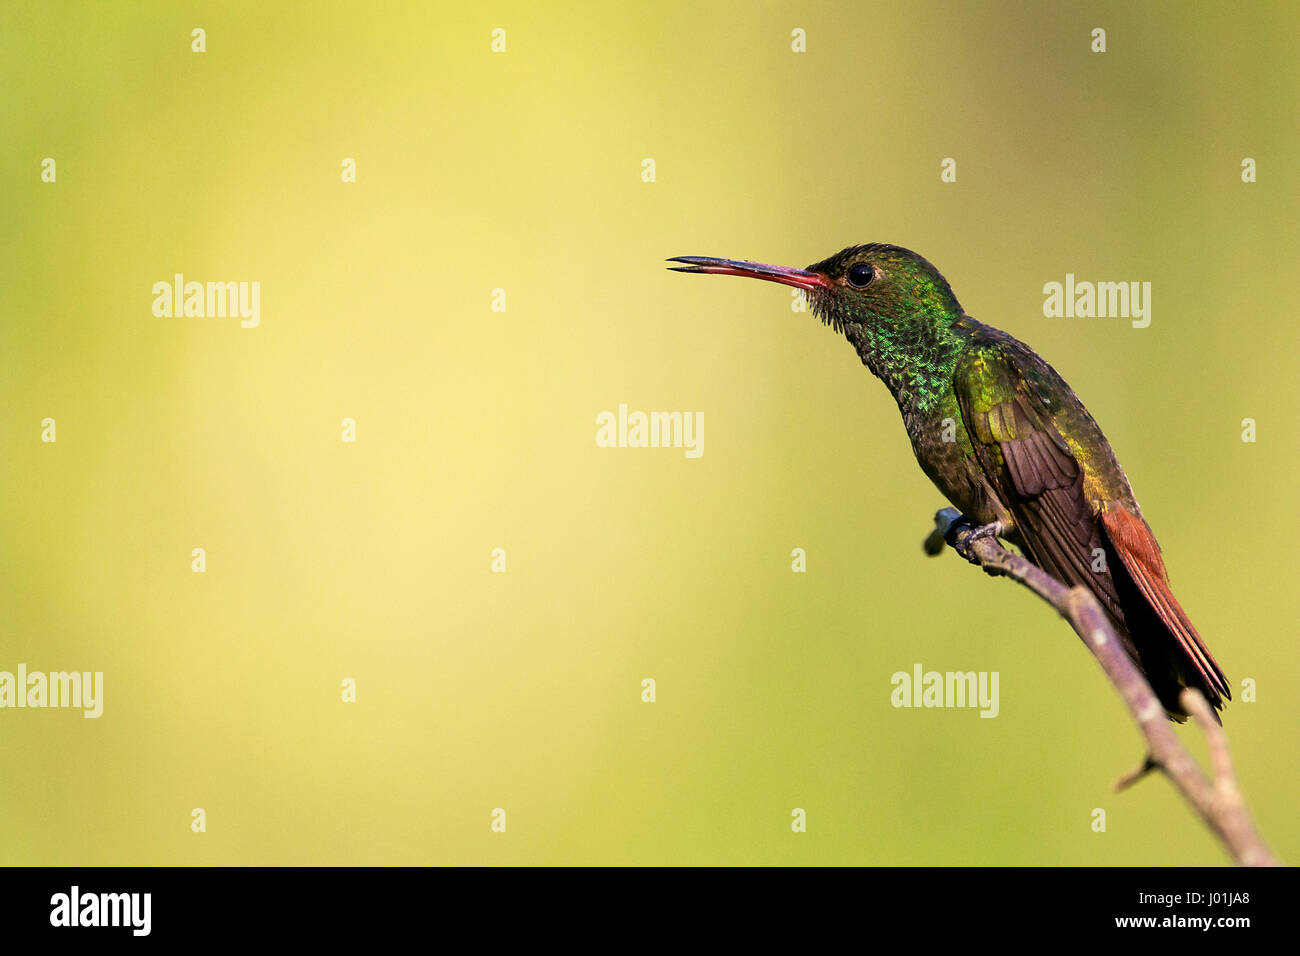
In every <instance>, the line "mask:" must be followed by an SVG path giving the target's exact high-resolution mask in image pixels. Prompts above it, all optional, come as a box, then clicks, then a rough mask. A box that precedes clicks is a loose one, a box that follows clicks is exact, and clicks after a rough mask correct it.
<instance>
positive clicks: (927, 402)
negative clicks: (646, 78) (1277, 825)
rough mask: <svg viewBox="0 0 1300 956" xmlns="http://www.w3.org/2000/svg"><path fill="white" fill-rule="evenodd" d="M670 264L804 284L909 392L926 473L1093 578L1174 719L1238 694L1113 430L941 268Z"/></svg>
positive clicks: (1033, 546)
mask: <svg viewBox="0 0 1300 956" xmlns="http://www.w3.org/2000/svg"><path fill="white" fill-rule="evenodd" d="M668 261H669V262H680V263H683V265H682V266H679V267H673V268H674V271H677V272H695V273H709V274H714V275H734V276H747V277H749V278H752V279H764V280H767V281H769V282H779V283H781V284H783V285H788V286H793V287H795V288H797V289H802V290H803V292H804V294H805V296H806V297H807V300H808V304H809V306H810V307H811V309H812V312H813V313H814V314H815V315H816V316H817V317H818V318H820V319H821V320H822V322H823V323H824V324H826V325H829V326H831V328H833V329H834V330H835V331H836V332H839V333H843V335H844V337H845V338H847V339H848V340H849V343H850V344H851V345H852V346H853V347H854V349H856V350H857V353H858V357H859V358H861V359H862V364H863V365H865V366H866V367H867V368H868V369H870V370H871V372H872V374H873V375H875V376H876V377H877V378H879V379H880V380H881V381H883V382H884V383H885V386H886V387H887V388H888V389H889V391H890V393H891V394H893V396H894V400H895V401H896V402H897V403H898V409H899V411H900V412H902V414H903V424H904V426H905V427H906V428H907V434H908V437H909V438H910V439H911V441H912V450H913V452H914V453H915V454H916V460H917V461H918V462H919V463H920V465H921V470H922V471H924V472H925V474H926V475H927V476H928V477H929V478H930V480H931V481H932V482H934V484H935V486H936V487H937V488H938V489H939V491H941V492H942V493H943V495H944V496H945V497H946V498H947V499H948V500H949V501H950V502H952V504H953V505H954V506H955V507H957V508H958V509H959V510H960V511H961V512H962V514H963V516H964V517H965V519H966V520H967V521H968V522H970V523H972V524H975V525H978V526H979V527H978V531H977V532H976V533H977V534H981V535H996V536H998V537H1001V538H1004V539H1005V540H1007V541H1010V542H1011V543H1012V544H1014V545H1016V546H1017V547H1018V548H1019V549H1020V550H1021V551H1022V552H1023V553H1024V554H1025V556H1026V557H1027V558H1028V559H1029V560H1031V561H1033V562H1034V563H1035V564H1036V565H1038V566H1039V567H1040V568H1042V569H1043V570H1044V571H1046V572H1047V573H1048V574H1051V575H1052V576H1053V577H1055V578H1056V579H1057V580H1059V581H1061V582H1063V583H1065V584H1067V585H1070V586H1078V585H1082V586H1084V587H1086V588H1088V589H1089V590H1090V591H1092V593H1093V594H1094V595H1096V597H1097V599H1098V601H1099V602H1100V603H1101V606H1102V608H1103V609H1104V610H1105V611H1106V613H1107V615H1108V616H1109V618H1110V620H1111V623H1112V624H1113V625H1114V627H1115V631H1116V633H1117V634H1118V635H1119V636H1120V639H1121V640H1122V641H1123V643H1124V646H1125V649H1126V650H1127V651H1128V654H1129V656H1130V657H1131V658H1132V659H1133V661H1134V662H1135V663H1136V664H1137V665H1138V667H1140V668H1141V669H1142V671H1143V673H1144V675H1145V676H1146V678H1147V681H1148V682H1149V683H1150V684H1151V687H1152V689H1153V690H1154V691H1155V692H1156V696H1157V697H1159V699H1160V702H1161V703H1162V704H1163V705H1164V708H1165V710H1166V712H1167V713H1168V714H1169V717H1170V718H1171V719H1173V720H1177V721H1180V722H1181V721H1183V720H1185V719H1186V718H1187V714H1186V712H1185V711H1184V710H1183V708H1182V706H1181V705H1180V704H1179V702H1178V694H1179V692H1180V691H1181V689H1182V688H1183V687H1194V688H1197V689H1198V690H1200V692H1201V693H1202V694H1204V695H1205V698H1206V699H1207V700H1208V701H1209V702H1210V703H1211V704H1212V705H1213V706H1214V708H1216V710H1217V709H1222V707H1223V704H1224V700H1225V698H1226V699H1231V697H1232V693H1231V691H1230V690H1229V687H1228V680H1227V678H1226V677H1225V676H1224V674H1223V671H1222V670H1220V669H1219V665H1218V664H1217V663H1215V660H1214V658H1213V657H1212V656H1211V654H1210V651H1209V649H1208V648H1207V647H1206V646H1205V643H1204V642H1203V641H1202V640H1201V638H1200V635H1198V634H1197V633H1196V629H1195V628H1194V627H1193V626H1192V622H1191V621H1190V620H1188V618H1187V614H1186V613H1185V612H1184V611H1183V609H1182V607H1181V606H1180V605H1179V603H1178V601H1177V599H1176V598H1175V597H1174V595H1173V591H1172V590H1171V589H1170V585H1169V575H1168V573H1167V572H1166V570H1165V565H1164V560H1163V559H1162V557H1161V554H1160V545H1159V544H1157V542H1156V539H1155V535H1153V534H1152V533H1151V529H1150V527H1149V526H1148V525H1147V523H1146V520H1145V519H1144V518H1143V517H1142V512H1141V510H1140V509H1139V508H1138V503H1137V500H1136V499H1135V498H1134V496H1133V489H1132V488H1130V487H1129V482H1128V477H1127V476H1126V475H1125V474H1124V469H1122V468H1121V467H1120V464H1119V462H1118V461H1117V460H1116V458H1115V453H1114V452H1113V451H1111V447H1110V444H1109V443H1108V442H1107V441H1106V436H1105V435H1103V434H1102V432H1101V429H1100V428H1099V427H1098V426H1097V423H1096V422H1095V421H1093V418H1092V416H1091V415H1090V414H1089V413H1088V410H1087V409H1086V408H1084V407H1083V403H1082V402H1080V401H1079V398H1078V396H1076V395H1075V394H1074V392H1073V390H1071V388H1070V386H1069V385H1067V384H1066V383H1065V381H1064V380H1063V379H1062V378H1061V376H1060V375H1058V374H1057V372H1056V370H1055V369H1053V368H1052V367H1051V366H1050V365H1048V364H1047V363H1046V362H1044V361H1043V360H1042V359H1041V358H1039V356H1038V355H1037V354H1036V353H1035V352H1034V351H1033V349H1031V348H1029V346H1027V345H1025V344H1024V343H1023V342H1021V341H1019V340H1018V339H1016V338H1013V337H1012V336H1010V335H1008V334H1007V333H1005V332H1002V331H999V330H998V329H995V328H993V327H992V326H988V325H985V324H984V323H982V322H977V321H976V320H975V319H973V318H972V317H971V316H969V315H967V314H966V312H965V310H964V309H963V308H962V307H961V304H960V303H959V302H958V301H957V297H956V296H955V295H954V294H953V291H952V287H951V286H950V285H949V284H948V282H947V280H946V279H944V277H943V275H941V274H940V272H939V270H938V269H936V268H935V267H934V266H933V265H931V264H930V263H929V262H927V261H926V260H925V259H924V258H922V257H921V256H919V255H917V254H916V253H915V252H911V251H910V250H908V249H903V248H900V247H899V246H892V245H886V244H880V243H871V244H868V245H861V246H850V247H849V248H847V249H845V250H843V251H842V252H838V253H836V254H835V255H833V256H831V257H829V258H827V259H823V260H822V261H821V262H817V263H814V264H813V265H810V266H809V267H808V268H807V269H792V268H787V267H784V266H769V265H762V264H760V263H757V262H744V261H738V260H734V259H713V258H706V257H701V256H680V257H677V258H673V259H669V260H668ZM1216 716H1217V715H1216Z"/></svg>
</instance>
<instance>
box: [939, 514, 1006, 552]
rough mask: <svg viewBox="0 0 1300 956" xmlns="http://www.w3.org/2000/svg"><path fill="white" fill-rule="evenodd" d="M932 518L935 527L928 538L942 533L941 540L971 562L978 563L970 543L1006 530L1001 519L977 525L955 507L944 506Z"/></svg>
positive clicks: (997, 535)
mask: <svg viewBox="0 0 1300 956" xmlns="http://www.w3.org/2000/svg"><path fill="white" fill-rule="evenodd" d="M934 520H935V529H934V531H933V532H932V533H931V536H930V538H931V539H933V538H935V537H937V536H939V535H942V537H943V540H944V541H946V542H947V543H948V544H949V545H951V546H952V549H953V550H954V551H956V552H957V553H958V554H960V555H961V556H962V557H963V558H965V559H966V560H967V561H969V562H970V563H971V564H979V563H980V560H979V558H977V557H976V556H975V554H974V552H973V551H971V545H973V544H974V543H975V542H976V541H979V540H980V539H981V538H998V537H1000V536H1001V535H1002V534H1003V532H1005V531H1006V530H1007V529H1006V526H1005V525H1004V524H1003V523H1002V522H1001V521H991V522H989V523H988V524H981V525H977V524H975V523H974V522H973V521H971V520H970V519H969V518H967V517H966V516H965V515H963V514H959V513H958V512H957V510H956V509H955V508H944V509H943V510H942V511H940V512H939V513H938V514H936V515H935V516H934ZM945 524H946V525H947V526H946V527H944V526H945ZM929 544H930V541H929V540H927V542H926V550H927V551H929V550H930V548H929ZM931 553H934V552H931Z"/></svg>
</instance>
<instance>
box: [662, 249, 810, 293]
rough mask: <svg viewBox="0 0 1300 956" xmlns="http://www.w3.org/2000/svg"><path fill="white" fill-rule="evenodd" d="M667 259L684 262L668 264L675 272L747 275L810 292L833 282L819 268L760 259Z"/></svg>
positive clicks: (701, 257) (682, 257)
mask: <svg viewBox="0 0 1300 956" xmlns="http://www.w3.org/2000/svg"><path fill="white" fill-rule="evenodd" d="M667 261H668V262H684V263H686V265H685V266H669V267H668V268H669V269H671V270H672V271H673V272H700V273H704V274H706V275H719V276H748V277H749V278H750V279H764V280H766V281H768V282H779V283H781V284H782V285H792V286H794V287H795V288H796V289H803V290H804V291H806V292H811V291H812V290H813V289H828V288H830V283H829V282H828V281H827V279H826V277H825V276H824V275H822V274H821V273H820V272H809V271H808V270H807V269H791V268H788V267H787V266H765V265H763V264H762V263H760V262H743V261H740V260H738V259H711V258H709V257H707V256H677V257H676V258H673V259H669V260H667Z"/></svg>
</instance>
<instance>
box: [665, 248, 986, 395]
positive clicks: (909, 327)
mask: <svg viewBox="0 0 1300 956" xmlns="http://www.w3.org/2000/svg"><path fill="white" fill-rule="evenodd" d="M668 261H669V262H681V263H684V265H683V266H677V267H671V266H670V268H672V269H673V270H674V271H676V272H700V273H706V274H712V275H731V276H746V277H748V278H751V279H763V280H766V281H768V282H779V283H781V284H782V285H788V286H793V287H794V288H796V289H802V290H803V292H804V295H805V297H806V298H807V300H808V304H809V305H810V307H811V308H812V311H813V314H814V315H816V316H817V317H818V318H820V319H821V320H822V322H824V323H825V324H826V325H829V326H831V327H832V328H833V329H835V331H836V332H842V333H843V334H844V337H845V338H846V339H848V341H849V344H851V345H852V346H853V348H854V349H855V350H856V351H857V353H858V357H859V358H861V359H862V363H863V364H864V365H866V366H867V367H868V368H869V369H871V371H872V372H873V373H874V374H875V375H876V376H878V377H879V378H880V379H881V380H883V381H884V382H885V384H886V385H887V386H888V387H889V389H890V391H891V392H893V393H894V397H895V398H896V399H897V400H898V402H899V405H900V407H902V406H904V405H908V404H918V405H920V406H922V407H928V405H929V404H931V403H932V402H933V401H935V400H937V398H938V397H939V396H940V395H941V394H942V391H943V388H944V382H945V381H946V380H947V379H948V378H950V377H951V373H952V368H953V366H954V364H955V362H956V357H957V354H958V353H959V352H960V350H961V347H962V340H963V334H964V333H963V332H962V330H961V328H960V324H961V322H962V319H963V312H962V307H961V304H960V303H959V302H958V301H957V297H956V296H954V295H953V292H952V288H951V286H949V285H948V280H946V279H945V278H944V277H943V276H942V275H941V274H940V272H939V270H938V269H936V268H935V267H934V266H932V265H931V264H930V263H929V262H927V261H926V260H925V259H924V258H922V257H921V256H919V255H917V254H916V253H915V252H912V251H910V250H908V249H903V248H901V247H899V246H891V245H885V244H882V243H870V244H868V245H863V246H850V247H849V248H847V249H844V250H842V251H840V252H837V253H835V255H833V256H830V257H829V258H826V259H823V260H822V261H821V262H814V263H813V264H812V265H810V266H809V267H808V268H807V269H791V268H788V267H786V266H767V265H761V264H760V263H757V262H744V261H739V260H735V259H710V258H705V257H702V256H681V257H678V258H676V259H669V260H668Z"/></svg>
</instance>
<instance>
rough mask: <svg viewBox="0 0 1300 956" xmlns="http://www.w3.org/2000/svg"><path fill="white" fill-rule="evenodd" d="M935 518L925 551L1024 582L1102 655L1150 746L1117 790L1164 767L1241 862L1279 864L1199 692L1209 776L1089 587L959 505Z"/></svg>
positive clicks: (1189, 696) (1191, 704)
mask: <svg viewBox="0 0 1300 956" xmlns="http://www.w3.org/2000/svg"><path fill="white" fill-rule="evenodd" d="M934 521H935V528H934V531H932V532H931V533H930V536H929V537H928V538H927V539H926V542H925V549H926V551H927V552H928V553H930V554H938V553H939V552H940V551H942V550H943V546H944V544H945V542H946V543H947V544H948V545H950V546H951V547H952V549H953V550H954V551H956V552H957V553H958V554H960V555H961V556H962V557H964V558H965V559H966V560H967V561H970V562H971V563H972V564H976V565H979V566H980V567H981V568H983V569H984V571H985V572H987V573H988V574H991V575H994V576H1005V577H1009V578H1011V579H1012V580H1014V581H1018V582H1019V583H1020V584H1023V585H1024V586H1025V587H1027V588H1029V590H1031V591H1033V592H1034V593H1035V594H1037V595H1038V596H1039V597H1040V598H1042V599H1043V600H1044V601H1046V602H1047V603H1048V604H1050V605H1051V606H1052V607H1053V608H1055V609H1056V611H1057V613H1058V614H1060V615H1061V616H1062V617H1063V618H1065V619H1066V620H1068V621H1069V622H1070V626H1071V627H1073V628H1074V630H1075V633H1077V634H1078V635H1079V637H1080V638H1081V639H1082V640H1083V643H1084V645H1085V646H1086V647H1087V648H1088V650H1090V651H1092V653H1093V656H1095V657H1096V658H1097V661H1098V663H1100V664H1101V668H1102V670H1103V671H1105V673H1106V676H1107V677H1108V678H1110V682H1111V683H1112V684H1114V685H1115V689H1116V690H1118V691H1119V694H1120V697H1122V698H1123V699H1124V704H1125V706H1126V707H1128V710H1129V713H1130V714H1132V715H1133V719H1134V720H1136V721H1137V725H1138V729H1139V730H1140V731H1141V732H1142V736H1143V737H1144V738H1145V739H1146V745H1147V754H1148V756H1147V758H1146V760H1145V761H1143V763H1142V765H1141V766H1140V767H1138V768H1137V769H1136V770H1134V771H1132V772H1130V773H1128V774H1126V775H1125V776H1124V777H1122V778H1120V780H1119V781H1117V782H1116V784H1115V789H1116V790H1122V789H1124V788H1125V787H1127V786H1130V785H1132V784H1133V783H1135V782H1136V781H1137V780H1139V779H1141V778H1142V777H1143V776H1145V775H1146V774H1147V773H1148V772H1149V771H1151V770H1160V771H1161V772H1163V773H1164V774H1165V776H1167V777H1168V778H1169V779H1170V781H1171V782H1172V783H1173V785H1174V787H1175V788H1177V790H1178V792H1179V793H1181V794H1182V796H1183V799H1184V800H1186V801H1187V802H1188V803H1189V804H1190V805H1191V807H1192V809H1193V810H1195V811H1196V813H1197V814H1198V815H1199V816H1200V817H1201V819H1202V820H1203V821H1204V822H1205V824H1206V826H1208V827H1209V828H1210V830H1211V831H1213V833H1214V834H1215V836H1217V837H1218V838H1219V840H1220V841H1221V842H1222V843H1223V845H1224V847H1225V848H1226V849H1227V851H1228V853H1229V854H1231V856H1232V858H1233V860H1235V861H1236V862H1237V863H1238V864H1239V865H1241V866H1280V865H1281V864H1280V862H1279V861H1278V859H1277V858H1276V857H1275V856H1273V854H1272V852H1270V850H1269V849H1268V847H1267V846H1266V845H1265V843H1264V840H1263V838H1262V837H1260V835H1259V833H1258V831H1256V829H1255V824H1254V822H1253V821H1252V820H1251V817H1250V811H1249V810H1248V809H1247V807H1246V802H1245V800H1244V799H1243V798H1242V795H1241V791H1240V790H1238V788H1237V780H1236V776H1235V774H1234V773H1233V770H1232V758H1231V755H1230V754H1229V751H1228V738H1227V737H1226V735H1225V734H1224V732H1223V728H1222V727H1221V726H1220V725H1219V723H1218V721H1217V720H1215V719H1214V715H1213V712H1212V711H1211V710H1210V705H1209V704H1208V703H1206V700H1205V698H1204V697H1203V696H1202V695H1201V693H1200V692H1199V691H1196V690H1192V689H1190V688H1188V689H1185V690H1184V691H1183V692H1182V695H1181V696H1180V697H1179V702H1180V703H1181V704H1182V705H1183V707H1184V709H1186V711H1187V712H1188V713H1189V714H1191V715H1192V716H1193V718H1194V719H1195V721H1196V724H1197V725H1198V726H1199V727H1200V728H1201V731H1202V733H1204V734H1205V737H1206V741H1207V744H1208V746H1209V750H1210V763H1211V771H1212V773H1213V779H1210V778H1208V777H1206V775H1205V774H1204V772H1202V770H1201V768H1200V767H1199V766H1198V765H1197V763H1196V761H1195V760H1193V759H1192V757H1191V755H1190V754H1189V753H1188V752H1187V750H1186V749H1185V748H1184V747H1183V745H1182V742H1181V741H1180V740H1179V739H1178V735H1177V734H1176V733H1175V732H1174V727H1173V724H1172V723H1171V722H1170V721H1169V720H1168V718H1167V717H1166V716H1165V709H1164V707H1163V706H1161V704H1160V701H1159V700H1158V699H1157V698H1156V695H1155V691H1153V690H1152V689H1151V685H1150V684H1148V683H1147V681H1146V678H1145V677H1143V675H1142V672H1141V671H1140V670H1138V668H1137V665H1135V664H1134V663H1133V661H1132V660H1131V659H1130V658H1129V656H1128V654H1127V653H1125V651H1124V647H1123V645H1122V644H1121V643H1120V641H1119V638H1118V637H1117V636H1116V634H1115V631H1114V630H1113V629H1112V627H1111V625H1110V621H1109V620H1108V619H1107V617H1106V614H1105V612H1103V611H1102V609H1101V605H1100V604H1098V603H1097V599H1096V598H1095V597H1093V595H1092V592H1090V591H1088V590H1087V589H1086V588H1081V587H1075V588H1071V587H1067V586H1066V585H1064V584H1062V583H1061V582H1060V581H1058V580H1056V579H1055V578H1053V577H1052V576H1051V575H1049V574H1047V572H1045V571H1043V570H1042V569H1041V568H1039V567H1038V566H1037V565H1034V564H1032V563H1031V562H1030V561H1029V560H1027V559H1026V558H1022V557H1020V556H1019V555H1017V554H1013V553H1012V552H1011V551H1008V550H1007V549H1006V548H1004V547H1003V546H1002V544H1001V543H1000V542H999V541H998V539H997V538H995V537H992V536H988V537H976V536H975V535H974V531H975V528H974V527H972V526H971V525H970V524H968V523H967V522H966V521H965V519H964V518H963V517H962V515H961V514H960V512H958V511H957V510H956V509H955V508H944V509H943V510H942V511H940V512H938V513H937V514H936V515H935V516H934Z"/></svg>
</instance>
